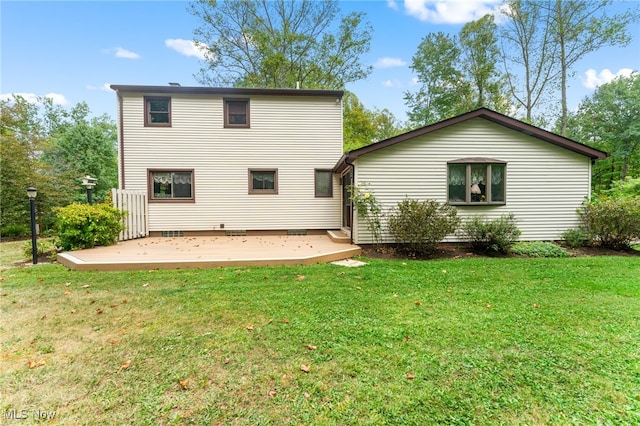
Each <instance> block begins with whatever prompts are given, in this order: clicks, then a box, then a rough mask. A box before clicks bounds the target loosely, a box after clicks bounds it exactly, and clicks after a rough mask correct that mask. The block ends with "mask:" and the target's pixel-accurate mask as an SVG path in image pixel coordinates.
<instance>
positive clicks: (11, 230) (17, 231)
mask: <svg viewBox="0 0 640 426" xmlns="http://www.w3.org/2000/svg"><path fill="white" fill-rule="evenodd" d="M0 235H2V236H3V237H4V238H19V237H27V236H29V235H31V230H30V229H29V228H28V227H27V226H24V225H7V226H3V227H2V229H0Z"/></svg>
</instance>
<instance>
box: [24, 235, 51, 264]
mask: <svg viewBox="0 0 640 426" xmlns="http://www.w3.org/2000/svg"><path fill="white" fill-rule="evenodd" d="M36 249H37V250H38V257H42V256H48V257H49V258H51V259H55V257H56V255H57V251H56V245H55V243H54V241H53V240H51V239H46V240H38V241H37V242H36ZM22 254H23V255H24V257H25V259H33V243H32V242H31V241H30V240H29V241H25V242H24V243H23V245H22Z"/></svg>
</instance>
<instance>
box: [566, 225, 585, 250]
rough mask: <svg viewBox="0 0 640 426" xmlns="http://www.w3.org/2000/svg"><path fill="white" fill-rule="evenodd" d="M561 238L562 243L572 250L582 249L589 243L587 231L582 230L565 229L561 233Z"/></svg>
mask: <svg viewBox="0 0 640 426" xmlns="http://www.w3.org/2000/svg"><path fill="white" fill-rule="evenodd" d="M561 237H562V241H564V243H565V244H566V245H567V246H569V247H571V248H573V249H575V248H578V247H584V246H586V245H588V244H589V243H590V242H591V239H590V238H589V234H587V231H585V230H584V228H577V229H567V230H566V231H564V232H563V233H562V236H561Z"/></svg>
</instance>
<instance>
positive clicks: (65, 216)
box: [56, 204, 123, 250]
mask: <svg viewBox="0 0 640 426" xmlns="http://www.w3.org/2000/svg"><path fill="white" fill-rule="evenodd" d="M56 214H57V217H56V227H57V230H58V239H59V242H58V244H59V246H60V247H62V248H63V249H64V250H79V249H83V248H91V247H94V246H97V245H98V246H108V245H111V244H115V243H116V241H117V240H118V234H119V233H120V231H122V229H123V226H122V223H121V220H122V217H123V213H122V212H121V211H120V210H118V209H116V208H113V207H111V206H110V205H108V204H94V205H89V204H71V205H68V206H67V207H61V208H58V209H56Z"/></svg>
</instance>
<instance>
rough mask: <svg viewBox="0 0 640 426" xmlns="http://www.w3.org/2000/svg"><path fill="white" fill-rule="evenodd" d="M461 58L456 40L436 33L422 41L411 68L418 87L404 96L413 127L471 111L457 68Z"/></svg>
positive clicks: (465, 87) (463, 79)
mask: <svg viewBox="0 0 640 426" xmlns="http://www.w3.org/2000/svg"><path fill="white" fill-rule="evenodd" d="M461 57H462V52H461V50H460V48H459V47H458V41H457V38H456V37H452V36H449V35H447V34H444V33H442V32H438V33H430V34H428V35H427V36H426V37H424V38H423V39H422V41H421V42H420V44H419V45H418V50H417V52H416V53H415V54H414V55H413V58H412V60H411V66H410V68H411V69H412V70H413V71H414V72H415V73H416V75H417V78H418V82H419V83H420V84H421V86H420V88H419V89H418V90H417V91H416V92H414V93H411V92H405V94H404V99H405V103H406V105H407V107H408V108H409V111H408V113H407V115H408V117H409V121H410V122H411V124H412V125H414V126H425V125H428V124H432V123H435V122H438V121H441V120H444V119H446V118H450V117H453V116H455V115H458V114H460V113H463V112H467V111H469V110H471V109H473V105H474V101H473V99H472V98H471V97H470V92H471V90H470V84H469V83H468V82H467V81H466V80H465V78H464V73H463V71H462V70H461V69H460V68H459V64H460V62H461Z"/></svg>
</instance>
